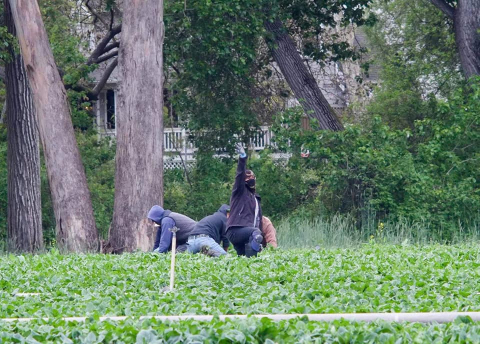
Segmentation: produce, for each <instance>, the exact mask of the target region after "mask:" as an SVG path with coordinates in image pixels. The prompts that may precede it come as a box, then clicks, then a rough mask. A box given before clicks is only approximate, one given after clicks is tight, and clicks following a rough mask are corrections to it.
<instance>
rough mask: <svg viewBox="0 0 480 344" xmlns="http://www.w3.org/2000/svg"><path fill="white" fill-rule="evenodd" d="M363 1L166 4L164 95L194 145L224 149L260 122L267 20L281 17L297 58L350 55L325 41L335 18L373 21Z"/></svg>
mask: <svg viewBox="0 0 480 344" xmlns="http://www.w3.org/2000/svg"><path fill="white" fill-rule="evenodd" d="M369 4H370V0H343V1H330V0H328V1H313V2H311V1H296V2H293V3H292V2H291V1H283V0H278V1H277V0H273V1H272V0H265V1H238V0H235V1H226V0H223V1H190V2H188V3H182V2H178V1H166V2H165V26H166V32H167V34H166V36H165V60H166V74H167V77H168V78H169V79H170V80H171V82H170V83H169V88H170V90H169V93H170V97H169V98H171V99H170V101H171V102H172V103H173V105H174V108H175V112H176V114H177V115H180V118H181V119H183V120H184V121H188V126H189V128H190V129H191V132H192V133H193V135H194V137H193V139H195V142H196V144H197V146H198V147H199V148H200V149H201V150H202V149H203V150H208V149H212V148H216V149H218V148H219V147H227V148H228V146H229V144H230V139H231V136H232V134H238V135H244V136H245V137H248V136H249V134H250V133H251V129H252V128H253V127H255V126H256V125H257V124H258V119H259V117H260V118H261V117H265V116H264V115H265V114H262V115H258V114H256V110H257V109H259V108H261V109H262V110H265V109H266V108H265V107H262V106H261V105H260V104H261V103H264V102H267V100H266V99H264V97H263V96H262V95H264V94H262V92H261V91H260V92H259V91H258V89H260V88H262V86H261V85H260V83H259V81H258V80H259V79H261V80H263V81H265V77H266V79H267V80H268V79H269V77H270V76H272V72H271V69H270V68H269V67H268V66H269V63H270V62H271V56H270V54H269V49H271V48H273V46H272V44H271V38H272V37H270V36H271V34H270V33H268V32H267V30H266V29H265V23H266V22H268V21H274V20H276V19H280V20H281V21H282V22H283V23H284V24H285V27H286V30H287V31H288V33H289V34H291V35H292V36H295V37H296V38H297V40H299V41H303V44H299V49H300V50H301V51H302V53H304V54H305V56H309V57H311V58H313V59H315V60H316V61H321V62H322V63H325V62H326V61H327V60H334V61H337V60H340V59H347V58H356V55H355V53H354V51H353V50H352V49H351V48H350V47H349V46H348V44H347V43H345V42H343V41H340V39H339V38H338V37H329V39H328V40H327V39H325V36H327V35H328V34H329V29H332V27H335V26H336V25H337V23H338V18H341V20H340V22H341V24H342V25H347V24H351V23H355V24H358V25H362V24H365V23H367V22H371V21H372V19H371V17H369V18H367V19H366V18H364V13H365V11H366V9H367V8H368V6H369ZM320 37H321V38H322V41H320ZM260 74H261V75H263V76H264V78H262V77H259V75H260ZM277 81H278V80H277ZM205 131H206V132H207V133H206V134H205Z"/></svg>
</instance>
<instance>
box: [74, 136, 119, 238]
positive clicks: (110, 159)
mask: <svg viewBox="0 0 480 344" xmlns="http://www.w3.org/2000/svg"><path fill="white" fill-rule="evenodd" d="M77 142H78V146H79V148H80V154H81V156H82V162H83V165H84V166H85V173H86V175H87V182H88V188H89V190H90V196H91V199H92V206H93V212H94V215H95V221H96V224H97V228H98V231H99V234H100V236H101V237H103V238H105V239H106V238H107V236H108V229H109V228H110V222H111V221H112V216H113V202H114V195H115V142H112V140H111V139H110V138H104V139H99V138H98V136H97V135H88V134H83V133H80V132H79V133H77Z"/></svg>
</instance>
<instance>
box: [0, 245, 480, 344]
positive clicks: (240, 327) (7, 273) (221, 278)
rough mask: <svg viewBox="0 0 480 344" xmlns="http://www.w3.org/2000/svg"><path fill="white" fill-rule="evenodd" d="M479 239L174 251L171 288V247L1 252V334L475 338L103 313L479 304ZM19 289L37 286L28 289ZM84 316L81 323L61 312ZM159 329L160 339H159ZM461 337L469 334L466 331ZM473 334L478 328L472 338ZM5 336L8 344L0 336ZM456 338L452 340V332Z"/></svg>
mask: <svg viewBox="0 0 480 344" xmlns="http://www.w3.org/2000/svg"><path fill="white" fill-rule="evenodd" d="M479 257H480V249H479V248H478V246H474V245H472V246H458V247H455V246H424V247H417V246H387V245H375V244H371V245H365V246H363V247H361V248H357V249H349V250H345V249H343V250H339V249H335V250H331V249H319V250H303V251H282V250H276V251H273V250H267V251H265V252H263V253H262V254H260V255H259V256H258V257H256V258H249V259H247V258H244V257H235V256H225V257H220V258H219V259H211V258H208V257H206V256H202V255H190V254H181V255H177V263H178V265H177V279H176V290H175V292H173V293H165V292H162V291H161V289H162V287H164V286H166V285H168V282H169V264H170V257H169V255H157V254H143V253H136V254H124V255H121V256H112V255H67V256H65V255H60V254H58V253H57V252H55V251H54V252H51V253H50V254H47V255H37V256H13V255H9V256H2V257H0V276H1V279H0V297H1V298H2V303H1V305H0V318H7V317H34V318H40V317H48V318H50V320H49V321H41V320H37V321H33V322H29V323H11V324H5V323H2V325H1V328H2V330H0V339H1V340H5V341H10V340H15V339H16V340H19V341H22V339H25V338H29V340H30V341H31V342H35V341H39V342H49V341H55V340H63V341H67V342H68V340H71V341H73V342H75V343H77V342H92V343H96V342H112V341H114V340H118V341H119V342H133V341H135V340H138V342H142V340H146V341H147V342H151V341H153V340H157V341H158V342H160V343H162V341H161V340H163V342H188V341H191V342H193V341H194V340H197V341H199V340H200V341H202V340H206V341H208V340H210V342H217V341H219V340H224V341H225V342H227V341H228V340H229V342H230V341H234V342H243V343H244V342H257V341H259V342H264V341H265V340H267V339H270V340H273V341H275V342H291V341H294V342H298V341H300V342H302V341H305V342H311V341H315V340H318V341H322V342H323V341H328V340H332V341H333V340H334V339H335V338H338V339H339V340H345V341H347V342H348V339H349V338H350V339H351V340H353V341H354V342H358V341H360V342H361V341H368V340H373V341H377V340H383V341H385V342H388V343H391V342H395V341H396V340H398V339H399V338H403V339H404V340H405V341H407V342H410V341H413V340H414V339H417V340H419V341H421V342H425V341H429V340H435V339H437V340H438V339H439V338H440V339H445V338H447V339H448V338H450V339H452V340H455V339H456V338H460V337H461V336H464V337H462V338H463V340H465V341H466V342H468V340H471V341H473V342H474V341H475V340H476V339H478V337H472V336H473V334H474V333H475V330H478V329H477V327H476V326H477V325H476V324H474V323H471V322H469V321H466V323H465V324H463V322H462V321H457V322H455V323H452V324H447V325H438V324H437V325H420V324H390V323H384V322H376V323H372V324H366V323H350V322H346V321H337V322H334V323H317V322H308V321H305V320H304V319H296V320H291V321H285V322H280V323H273V322H271V321H270V320H266V319H264V320H254V319H249V320H247V321H226V322H220V321H218V320H214V321H213V322H211V323H199V322H195V321H184V322H179V323H168V322H167V323H163V322H160V321H155V320H145V321H142V322H138V321H136V320H134V319H131V320H127V321H125V322H120V323H116V322H111V321H105V322H99V321H98V318H99V317H100V316H104V315H111V316H114V315H127V316H131V317H132V318H135V317H138V316H142V315H177V314H265V313H274V314H279V313H347V312H429V311H477V310H478V304H479V300H480V295H479V294H478V293H477V280H478V271H479V261H480V260H479ZM16 293H39V294H38V295H31V296H28V297H20V296H15V294H16ZM67 316H87V317H89V319H88V320H87V321H86V323H66V322H64V321H62V320H61V319H60V318H62V317H67ZM160 336H161V337H162V338H163V339H162V338H160ZM465 336H467V337H465ZM477 336H478V334H477ZM7 339H8V340H7ZM455 342H456V340H455Z"/></svg>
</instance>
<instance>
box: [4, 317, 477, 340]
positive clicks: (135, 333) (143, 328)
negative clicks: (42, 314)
mask: <svg viewBox="0 0 480 344" xmlns="http://www.w3.org/2000/svg"><path fill="white" fill-rule="evenodd" d="M479 331H480V327H479V326H478V324H477V323H475V322H473V321H471V319H469V318H463V317H460V318H458V319H457V320H455V321H454V322H452V323H447V324H438V323H433V324H422V323H392V322H387V321H374V322H352V321H347V320H335V321H332V322H314V321H310V322H309V321H308V320H307V319H305V318H296V319H292V320H288V321H286V320H282V321H278V322H277V321H273V320H269V319H261V320H260V319H255V318H249V319H246V320H238V319H236V320H226V321H220V320H217V319H215V320H212V321H211V322H201V321H194V320H185V321H181V322H170V321H160V320H155V319H146V320H135V319H129V320H126V321H120V322H117V321H112V320H106V321H101V322H100V321H97V320H96V319H89V320H87V322H86V323H75V322H67V321H63V320H55V321H41V320H38V321H35V322H31V323H19V322H17V323H6V324H5V327H4V328H3V329H2V331H0V340H3V341H5V342H20V343H22V342H27V343H28V342H33V340H36V341H37V340H38V342H41V343H58V342H64V343H65V342H67V343H190V344H193V343H222V344H226V343H252V344H257V343H259V344H260V343H262V344H263V343H266V344H273V343H462V344H463V343H477V342H478V341H479V340H480V338H479V335H478V332H479ZM38 342H37V343H38Z"/></svg>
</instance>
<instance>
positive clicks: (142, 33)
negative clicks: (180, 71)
mask: <svg viewBox="0 0 480 344" xmlns="http://www.w3.org/2000/svg"><path fill="white" fill-rule="evenodd" d="M124 6H125V7H124V11H123V22H122V33H121V42H122V44H121V45H120V54H119V68H120V71H121V75H122V81H121V83H120V90H119V104H118V107H117V109H118V113H117V154H116V172H115V204H114V213H113V223H112V227H111V231H110V235H111V236H110V242H109V244H110V246H111V249H112V250H113V251H114V252H116V253H121V252H124V251H133V250H136V249H141V250H144V251H147V250H151V249H152V247H153V239H154V238H153V226H152V225H151V224H149V223H148V221H147V220H146V216H147V212H148V210H149V209H150V208H151V207H152V206H153V205H155V204H163V114H162V112H163V88H162V85H163V70H162V63H163V58H162V50H163V37H164V26H163V1H162V0H142V1H140V0H133V1H127V2H124Z"/></svg>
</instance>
